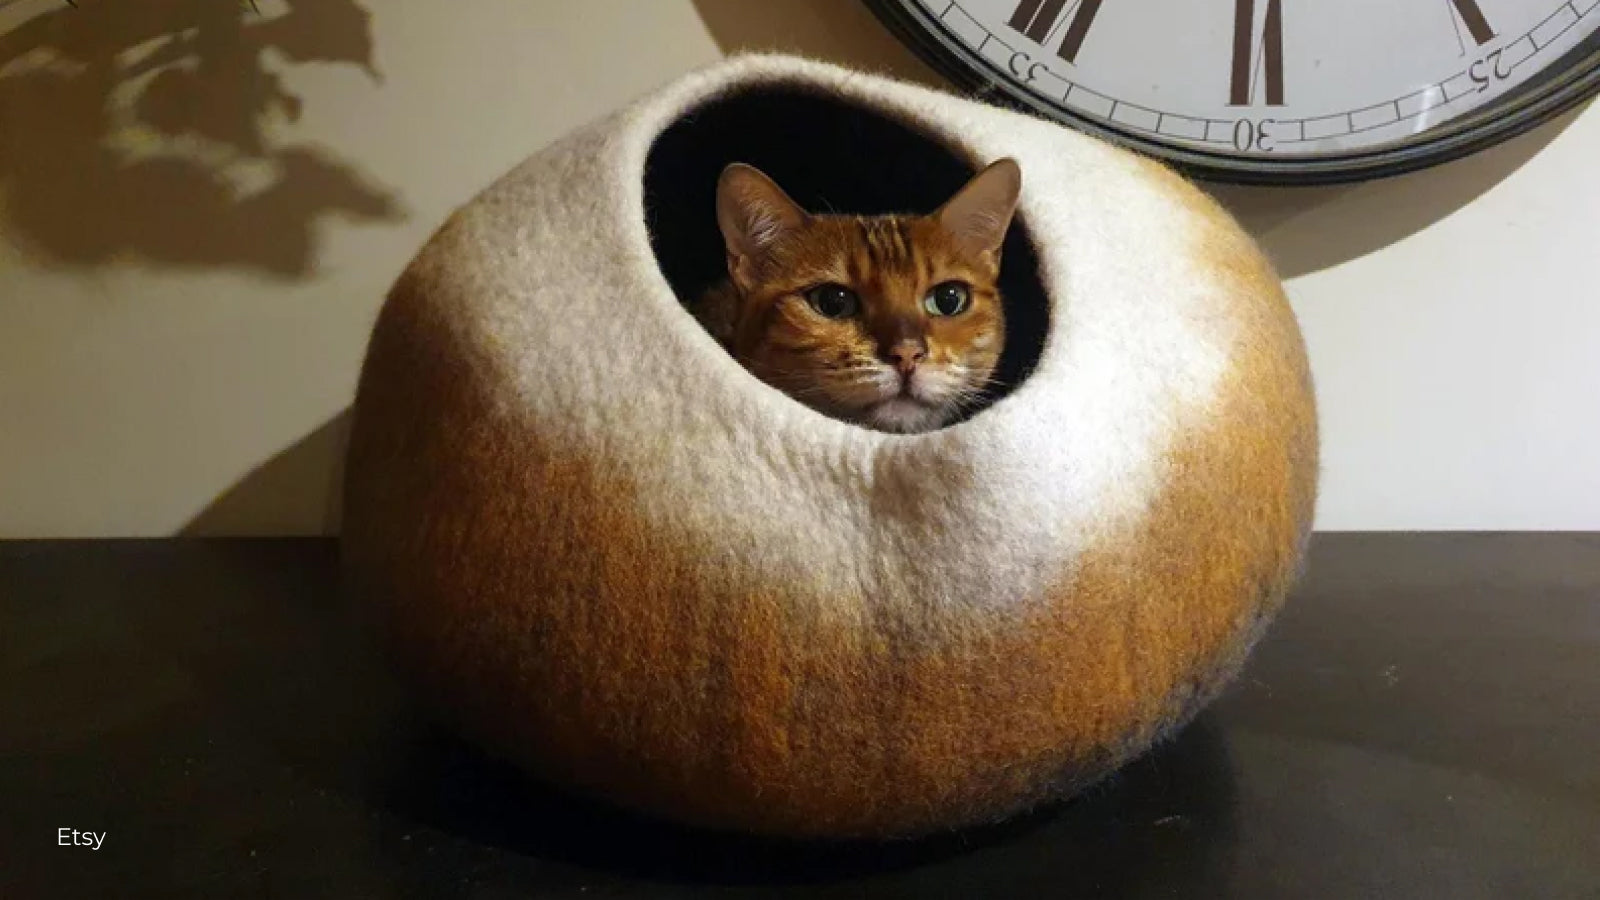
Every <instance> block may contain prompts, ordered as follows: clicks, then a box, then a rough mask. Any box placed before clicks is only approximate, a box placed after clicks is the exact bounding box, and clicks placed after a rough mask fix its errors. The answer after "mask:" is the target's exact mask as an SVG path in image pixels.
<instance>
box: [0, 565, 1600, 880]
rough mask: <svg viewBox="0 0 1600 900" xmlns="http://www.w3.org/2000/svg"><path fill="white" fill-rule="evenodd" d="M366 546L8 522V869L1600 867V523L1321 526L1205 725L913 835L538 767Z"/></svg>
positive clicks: (56, 872)
mask: <svg viewBox="0 0 1600 900" xmlns="http://www.w3.org/2000/svg"><path fill="white" fill-rule="evenodd" d="M337 570H338V548H337V544H336V543H334V542H333V541H330V540H312V539H307V540H260V541H257V540H241V541H197V540H187V541H176V540H175V541H110V542H107V541H82V542H10V543H0V897H4V898H8V900H9V898H54V897H71V898H79V897H83V898H87V897H146V896H148V897H190V896H192V897H218V898H235V897H294V898H299V897H343V898H353V897H596V898H598V897H702V896H706V897H713V896H714V897H778V898H782V897H799V896H817V897H919V898H937V897H960V898H989V897H1013V896H1015V897H1061V898H1078V897H1163V898H1167V897H1204V898H1257V897H1262V898H1266V897H1271V898H1280V897H1281V898H1300V897H1310V898H1346V897H1350V898H1368V897H1405V898H1456V900H1459V898H1478V897H1506V898H1557V897H1560V898H1565V897H1583V898H1600V535H1594V534H1587V535H1584V534H1571V535H1554V534H1545V535H1487V534H1480V535H1447V534H1411V535H1398V534H1391V535H1377V534H1365V535H1321V536H1319V537H1318V538H1317V539H1316V541H1315V542H1314V547H1313V551H1312V557H1311V564H1310V569H1309V574H1308V576H1307V578H1306V580H1305V581H1304V582H1303V583H1302V585H1301V586H1300V588H1299V589H1298V590H1297V591H1296V594H1295V596H1294V597H1293V599H1292V601H1291V603H1290V605H1289V607H1288V608H1287V609H1286V610H1285V612H1284V614H1283V615H1282V617H1281V618H1280V619H1279V621H1278V622H1277V624H1276V625H1275V626H1274V628H1273V630H1272V631H1271V633H1270V635H1269V637H1268V638H1267V639H1266V640H1265V641H1264V642H1263V643H1262V645H1261V646H1260V648H1259V649H1258V650H1257V652H1256V654H1255V656H1254V658H1253V659H1252V661H1251V664H1250V666H1249V667H1248V669H1247V670H1246V671H1245V673H1244V675H1243V676H1242V677H1241V678H1240V679H1239V680H1238V682H1237V683H1236V684H1235V685H1234V687H1233V688H1232V689H1231V690H1230V691H1229V693H1228V694H1227V695H1226V696H1225V697H1224V698H1223V699H1222V700H1221V701H1220V702H1218V703H1217V704H1216V705H1215V706H1214V707H1213V708H1212V709H1211V710H1210V711H1208V712H1207V713H1205V714H1204V715H1203V716H1202V717H1201V718H1200V719H1199V720H1198V721H1197V722H1196V723H1195V724H1194V725H1192V726H1191V727H1190V728H1188V729H1187V730H1186V731H1184V732H1183V733H1182V734H1181V735H1180V736H1178V737H1177V738H1176V739H1174V740H1173V741H1171V742H1168V743H1167V744H1165V745H1163V746H1161V747H1159V748H1157V749H1156V750H1155V751H1153V752H1152V753H1151V754H1150V755H1148V756H1146V757H1145V758H1144V759H1142V760H1140V761H1138V762H1136V763H1134V764H1132V765H1130V766H1129V767H1127V768H1126V769H1124V770H1123V771H1122V772H1121V773H1119V774H1118V775H1117V776H1116V777H1114V778H1112V779H1111V780H1110V781H1108V782H1106V783H1104V784H1103V785H1101V786H1100V787H1099V788H1097V789H1095V790H1093V791H1091V792H1090V793H1089V794H1088V795H1086V796H1083V797H1080V798H1079V799H1077V800H1074V801H1071V802H1069V803H1066V804H1063V805H1060V806H1057V807H1054V808H1051V809H1047V810H1043V811H1040V812H1037V813H1035V814H1032V815H1029V816H1027V817H1025V818H1023V819H1021V820H1018V821H1015V822H1012V823H1009V824H1007V825H1004V826H1001V827H997V828H991V829H987V830H983V831H978V832H970V833H964V834H956V835H949V836H943V837H939V838H936V839H932V840H925V841H919V842H910V843H897V844H886V845H885V844H877V845H873V844H846V845H820V846H819V845H793V844H785V843H781V842H768V841H760V840H753V839H746V838H740V837H734V836H723V835H714V834H705V833H698V832H692V831H685V830H681V829H677V828H673V827H669V826H665V825H660V824H656V823H651V822H645V821H639V820H635V819H633V818H630V817H628V816H626V815H622V814H619V813H616V812H614V811H611V810H608V809H605V808H602V807H598V806H594V805H590V804H586V803H582V802H578V801H573V800H568V799H565V798H563V797H561V796H559V795H557V794H554V793H551V792H549V791H547V790H544V789H541V788H540V787H538V786H536V785H534V784H531V783H529V782H527V781H525V780H524V779H522V778H519V777H518V775H517V774H516V773H515V772H514V771H511V770H510V769H508V768H506V767H505V766H503V765H501V764H499V763H497V762H495V761H493V760H491V759H488V758H486V757H484V756H482V755H480V754H479V753H477V752H476V751H474V750H473V749H471V748H470V747H467V746H465V745H463V744H462V743H460V742H459V741H457V740H455V739H453V738H452V737H451V736H449V735H448V734H445V733H442V732H440V731H439V730H437V729H435V728H432V727H430V726H429V725H428V724H427V723H426V722H425V721H424V720H423V719H422V718H421V717H419V716H417V715H416V714H415V713H414V712H413V711H412V710H411V709H410V708H409V706H408V705H407V703H406V702H405V699H404V697H403V696H402V695H401V694H400V692H399V691H398V690H397V689H396V687H395V686H394V684H393V682H392V681H391V680H390V679H389V678H388V677H387V675H386V674H385V672H384V670H383V669H382V668H381V666H379V665H377V664H376V663H375V662H374V659H373V657H372V655H371V654H370V653H369V652H368V651H367V650H366V649H364V646H363V644H362V641H361V640H360V635H359V634H358V633H357V632H356V631H355V629H354V628H353V626H352V625H351V624H350V621H349V616H348V615H347V611H346V610H345V607H344V606H343V604H342V603H341V601H340V598H339V593H338V586H337V585H338V579H337ZM60 829H75V830H77V831H79V832H93V833H94V834H96V835H100V836H103V837H102V838H101V840H102V843H101V844H100V846H99V849H94V848H92V847H88V846H71V845H70V843H69V845H68V846H62V845H61V843H60V841H61V834H62V832H61V831H60ZM69 838H70V835H69ZM79 840H91V839H89V838H86V837H82V836H80V837H79Z"/></svg>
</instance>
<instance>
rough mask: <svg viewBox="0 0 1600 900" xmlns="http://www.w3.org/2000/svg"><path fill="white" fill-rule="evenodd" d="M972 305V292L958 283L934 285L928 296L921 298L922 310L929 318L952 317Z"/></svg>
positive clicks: (950, 282)
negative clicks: (926, 312) (925, 311)
mask: <svg viewBox="0 0 1600 900" xmlns="http://www.w3.org/2000/svg"><path fill="white" fill-rule="evenodd" d="M971 303H972V292H971V291H970V290H968V288H967V286H966V285H964V284H962V283H961V282H959V281H946V282H945V283H944V284H940V285H935V286H934V288H933V290H931V291H929V292H928V296H926V297H923V298H922V308H923V309H925V310H927V311H928V315H930V316H954V315H959V314H961V313H963V312H966V309H967V306H968V305H969V304H971Z"/></svg>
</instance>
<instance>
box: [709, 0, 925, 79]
mask: <svg viewBox="0 0 1600 900" xmlns="http://www.w3.org/2000/svg"><path fill="white" fill-rule="evenodd" d="M694 6H695V10H696V11H697V12H698V13H699V14H700V19H701V21H703V22H705V25H706V30H707V31H709V32H710V33H711V39H712V40H713V41H716V43H717V46H718V47H719V48H720V49H721V50H722V52H724V53H737V52H739V51H750V50H777V51H782V52H784V53H795V54H799V55H801V56H809V57H812V58H813V59H821V60H827V61H828V62H833V63H838V64H840V65H844V66H849V67H851V68H853V69H861V70H865V71H868V72H878V73H882V74H885V75H892V76H894V77H897V78H903V79H906V80H908V81H915V82H919V83H921V84H925V85H928V86H930V87H937V88H942V89H944V90H952V88H951V87H950V86H949V84H948V83H947V82H945V80H944V79H943V78H941V77H940V76H939V75H938V74H937V73H935V72H934V71H933V69H931V68H929V67H928V65H927V64H925V63H923V62H922V60H920V59H918V58H917V56H916V54H914V53H912V52H911V51H910V50H908V49H907V48H906V47H905V46H904V45H902V44H901V43H900V42H899V41H898V40H896V39H895V37H894V35H892V34H890V33H889V30H888V29H887V28H885V27H884V26H883V23H881V22H879V21H878V19H877V17H876V16H874V15H873V14H872V12H871V10H869V9H867V6H866V4H865V3H862V2H861V0H761V2H759V3H752V2H750V0H694Z"/></svg>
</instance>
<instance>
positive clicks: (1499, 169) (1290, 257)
mask: <svg viewBox="0 0 1600 900" xmlns="http://www.w3.org/2000/svg"><path fill="white" fill-rule="evenodd" d="M1581 111H1582V108H1580V109H1579V110H1576V111H1573V112H1570V113H1568V114H1566V115H1563V116H1560V117H1558V118H1557V119H1555V120H1554V121H1551V122H1547V123H1545V124H1544V125H1543V126H1541V127H1539V128H1536V129H1534V130H1533V131H1531V132H1529V133H1527V134H1524V135H1522V136H1520V137H1517V138H1514V139H1512V140H1510V141H1507V142H1505V143H1503V144H1500V145H1498V146H1495V147H1492V148H1490V149H1488V150H1485V151H1483V152H1481V153H1477V154H1475V155H1473V156H1469V157H1467V158H1465V159H1461V160H1457V161H1455V162H1452V163H1446V164H1445V165H1442V166H1437V167H1435V168H1432V169H1425V170H1423V171H1421V172H1413V173H1411V174H1409V175H1402V176H1399V177H1397V178H1387V179H1383V180H1381V181H1369V182H1363V183H1360V184H1348V185H1335V186H1331V187H1310V188H1266V187H1246V186H1241V185H1207V186H1206V189H1207V190H1208V191H1210V193H1211V194H1212V196H1214V197H1216V198H1217V199H1218V200H1219V201H1221V202H1222V204H1223V205H1224V206H1226V207H1228V209H1229V210H1231V211H1232V212H1233V214H1234V215H1235V216H1238V217H1239V220H1240V221H1241V222H1243V223H1244V226H1245V228H1246V229H1248V230H1249V231H1250V233H1251V234H1253V235H1255V237H1256V239H1257V240H1258V241H1260V242H1261V245H1262V247H1264V248H1265V249H1266V251H1267V255H1268V256H1270V257H1272V261H1273V263H1274V264H1276V265H1277V267H1278V271H1279V272H1280V273H1282V275H1283V276H1284V277H1285V278H1293V277H1295V276H1297V275H1307V274H1310V273H1313V272H1320V271H1322V270H1323V269H1329V268H1333V267H1334V266H1337V265H1340V264H1342V263H1346V262H1349V261H1350V260H1353V259H1359V258H1361V257H1363V256H1366V255H1367V254H1369V253H1373V252H1375V251H1377V250H1381V249H1383V248H1384V247H1387V246H1389V245H1391V244H1396V243H1399V242H1400V241H1402V240H1404V239H1405V238H1407V237H1410V236H1411V235H1413V234H1416V233H1417V232H1419V231H1422V230H1423V229H1425V228H1427V227H1428V226H1430V225H1432V224H1434V223H1435V222H1439V221H1442V220H1444V219H1446V218H1448V217H1449V216H1450V215H1451V214H1453V213H1455V212H1456V211H1457V210H1460V209H1461V208H1462V207H1465V206H1466V205H1467V204H1469V203H1471V202H1472V201H1473V200H1476V199H1477V198H1478V197H1480V196H1482V195H1483V194H1485V193H1488V192H1489V191H1490V190H1492V189H1493V188H1494V187H1495V186H1496V185H1498V184H1500V182H1502V181H1504V180H1505V179H1506V178H1508V177H1510V176H1511V175H1512V173H1514V172H1516V171H1517V170H1518V169H1520V168H1522V166H1523V165H1524V164H1526V163H1527V162H1529V161H1530V160H1532V159H1533V158H1534V157H1535V156H1537V155H1538V154H1539V151H1541V150H1543V149H1544V148H1545V146H1546V145H1548V144H1549V143H1550V142H1551V141H1553V140H1555V139H1556V138H1557V137H1558V136H1559V135H1560V134H1561V132H1563V131H1565V130H1566V129H1567V126H1569V125H1571V124H1572V122H1573V121H1574V120H1575V119H1576V118H1577V117H1578V115H1579V114H1580V113H1581Z"/></svg>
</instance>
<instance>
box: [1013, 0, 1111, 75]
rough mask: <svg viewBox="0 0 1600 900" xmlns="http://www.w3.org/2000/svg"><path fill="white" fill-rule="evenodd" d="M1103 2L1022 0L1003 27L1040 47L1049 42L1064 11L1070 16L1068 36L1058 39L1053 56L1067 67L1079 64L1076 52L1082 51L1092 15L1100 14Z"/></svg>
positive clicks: (1086, 0)
mask: <svg viewBox="0 0 1600 900" xmlns="http://www.w3.org/2000/svg"><path fill="white" fill-rule="evenodd" d="M1101 2H1102V0H1073V2H1072V3H1071V4H1070V5H1069V4H1068V3H1067V0H1022V2H1020V3H1018V4H1017V8H1016V9H1015V10H1013V11H1012V13H1011V20H1010V21H1009V22H1007V23H1006V24H1008V25H1010V26H1011V27H1012V28H1013V29H1015V30H1016V31H1018V32H1019V33H1021V34H1025V35H1027V36H1028V37H1029V38H1032V39H1033V42H1034V43H1036V44H1043V43H1044V42H1045V41H1047V40H1049V39H1050V33H1051V32H1052V31H1053V30H1054V29H1055V27H1056V20H1057V19H1059V18H1061V13H1062V12H1063V11H1065V12H1067V13H1068V14H1070V15H1071V16H1072V21H1071V22H1070V23H1069V24H1068V25H1067V35H1066V37H1064V38H1062V39H1061V49H1059V50H1057V51H1056V55H1057V56H1059V57H1061V58H1062V59H1064V60H1066V61H1067V62H1069V63H1076V62H1077V61H1078V51H1079V50H1082V49H1083V39H1084V38H1086V37H1088V36H1089V26H1090V25H1093V24H1094V17H1095V13H1098V12H1099V11H1100V4H1101Z"/></svg>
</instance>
